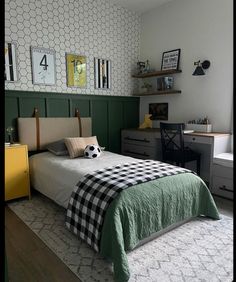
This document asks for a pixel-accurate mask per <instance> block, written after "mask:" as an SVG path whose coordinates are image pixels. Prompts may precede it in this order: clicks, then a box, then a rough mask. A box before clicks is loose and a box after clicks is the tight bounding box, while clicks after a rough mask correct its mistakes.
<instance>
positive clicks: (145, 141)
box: [125, 137, 150, 143]
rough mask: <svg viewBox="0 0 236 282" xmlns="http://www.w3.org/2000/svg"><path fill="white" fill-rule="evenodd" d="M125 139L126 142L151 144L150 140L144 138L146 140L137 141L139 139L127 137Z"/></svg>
mask: <svg viewBox="0 0 236 282" xmlns="http://www.w3.org/2000/svg"><path fill="white" fill-rule="evenodd" d="M125 139H126V140H130V141H138V142H144V143H150V140H147V139H146V138H144V139H137V138H130V137H125Z"/></svg>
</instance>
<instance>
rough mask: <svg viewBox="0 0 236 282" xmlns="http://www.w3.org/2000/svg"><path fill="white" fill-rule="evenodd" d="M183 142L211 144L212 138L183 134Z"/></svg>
mask: <svg viewBox="0 0 236 282" xmlns="http://www.w3.org/2000/svg"><path fill="white" fill-rule="evenodd" d="M184 142H189V143H202V144H212V143H213V138H211V137H202V136H194V135H187V134H184Z"/></svg>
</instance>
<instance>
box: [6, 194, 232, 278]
mask: <svg viewBox="0 0 236 282" xmlns="http://www.w3.org/2000/svg"><path fill="white" fill-rule="evenodd" d="M8 206H9V207H10V208H11V209H12V210H13V211H14V212H15V213H16V214H17V215H18V216H19V217H20V218H21V219H22V220H23V221H24V222H25V223H26V224H27V225H28V226H29V227H30V229H32V230H33V231H34V232H35V233H36V234H37V235H38V236H39V238H40V239H41V240H43V241H44V242H45V244H46V245H47V246H48V247H49V248H50V249H51V250H52V251H54V253H55V254H56V255H57V256H58V257H59V258H60V259H61V260H62V261H63V262H64V263H65V264H66V265H67V266H68V267H69V268H70V269H71V270H72V271H73V272H74V273H75V274H76V275H77V276H78V277H79V278H80V280H82V281H83V282H95V281H96V282H97V281H101V282H106V281H107V282H113V281H114V280H113V274H112V265H111V264H110V263H108V262H107V261H105V260H104V259H103V258H102V257H100V256H99V255H98V254H97V253H95V252H94V251H93V250H92V249H91V248H90V247H89V246H87V244H86V243H84V242H82V241H81V240H78V239H77V238H76V237H75V236H74V235H73V234H72V233H70V232H69V231H68V230H67V229H66V227H65V224H64V218H65V209H63V208H62V207H60V206H58V205H56V204H55V203H54V202H52V201H51V200H49V199H47V198H46V197H44V196H41V195H40V194H36V195H33V197H32V200H30V201H29V200H18V201H16V202H12V203H9V204H8ZM128 260H129V266H130V272H131V278H130V280H129V282H169V281H171V282H173V281H174V282H175V281H176V282H177V281H178V282H180V281H184V282H195V281H196V282H197V281H198V282H200V281H201V282H216V281H222V282H231V281H233V220H232V218H229V217H226V216H223V215H222V219H221V220H211V219H208V218H197V219H196V220H193V221H190V222H188V223H185V224H184V225H182V226H180V227H178V228H176V229H174V230H172V231H170V232H168V233H165V234H164V235H162V236H160V237H158V238H156V239H154V240H152V241H151V242H149V243H147V244H145V245H143V246H141V247H139V248H137V249H135V250H133V251H132V252H130V253H129V254H128Z"/></svg>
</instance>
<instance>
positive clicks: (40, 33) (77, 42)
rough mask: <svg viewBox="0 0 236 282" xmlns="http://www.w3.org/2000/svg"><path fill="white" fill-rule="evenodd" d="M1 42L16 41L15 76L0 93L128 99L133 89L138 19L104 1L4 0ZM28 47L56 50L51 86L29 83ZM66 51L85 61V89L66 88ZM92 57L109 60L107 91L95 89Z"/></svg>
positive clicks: (138, 35)
mask: <svg viewBox="0 0 236 282" xmlns="http://www.w3.org/2000/svg"><path fill="white" fill-rule="evenodd" d="M5 41H6V42H16V43H17V62H18V74H19V80H18V81H17V82H5V89H12V90H26V91H43V92H59V93H83V94H98V95H122V96H129V95H131V94H132V92H133V89H134V88H135V87H136V85H137V82H136V80H135V79H132V78H131V74H132V72H134V71H135V68H136V63H137V61H138V60H139V41H140V17H139V16H138V14H136V13H134V12H131V11H128V10H126V9H124V8H121V7H118V6H115V5H114V4H111V3H110V2H109V0H57V1H54V0H22V1H15V0H5ZM30 46H34V47H44V48H50V49H53V50H55V52H56V85H55V86H45V85H34V84H32V71H31V59H30ZM66 52H68V53H75V54H81V55H85V56H86V57H87V86H86V88H74V87H67V81H66V62H65V53H66ZM94 57H96V58H103V59H108V60H110V61H111V89H108V90H101V89H95V87H94Z"/></svg>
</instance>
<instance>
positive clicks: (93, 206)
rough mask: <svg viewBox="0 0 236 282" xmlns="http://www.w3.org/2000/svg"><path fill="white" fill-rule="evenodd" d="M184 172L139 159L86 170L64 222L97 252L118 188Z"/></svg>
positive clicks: (69, 205) (186, 170)
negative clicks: (94, 169) (90, 170)
mask: <svg viewBox="0 0 236 282" xmlns="http://www.w3.org/2000/svg"><path fill="white" fill-rule="evenodd" d="M184 172H192V171H190V170H188V169H185V168H181V167H177V166H174V165H170V164H167V163H163V162H159V161H153V160H140V161H136V162H132V163H126V164H121V165H116V166H113V167H109V168H104V169H101V170H97V171H95V172H94V173H93V174H87V175H85V176H84V177H83V178H82V179H81V180H80V181H79V183H78V184H77V185H76V186H77V187H76V188H75V189H74V191H73V192H72V195H71V198H70V201H69V204H68V207H67V214H66V226H67V227H68V228H69V229H70V230H71V231H72V232H73V233H75V234H76V235H77V236H78V237H80V238H81V239H83V240H85V241H86V242H87V243H88V244H89V245H90V246H92V247H93V248H94V249H95V251H97V252H98V251H99V244H100V238H101V231H102V225H103V221H104V218H105V213H106V210H107V208H108V206H109V204H110V203H111V202H112V201H113V200H114V199H115V197H116V196H117V195H118V194H119V193H120V192H121V191H123V190H124V189H126V188H128V187H130V186H133V185H136V184H140V183H144V182H147V181H151V180H155V179H158V178H161V177H164V176H169V175H175V174H179V173H184Z"/></svg>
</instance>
